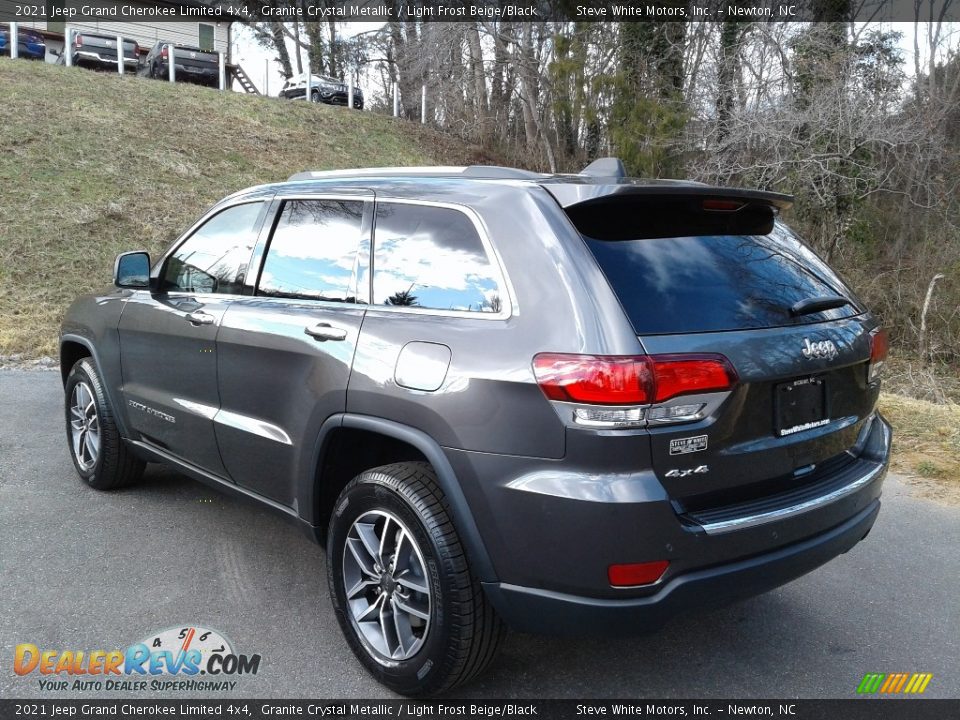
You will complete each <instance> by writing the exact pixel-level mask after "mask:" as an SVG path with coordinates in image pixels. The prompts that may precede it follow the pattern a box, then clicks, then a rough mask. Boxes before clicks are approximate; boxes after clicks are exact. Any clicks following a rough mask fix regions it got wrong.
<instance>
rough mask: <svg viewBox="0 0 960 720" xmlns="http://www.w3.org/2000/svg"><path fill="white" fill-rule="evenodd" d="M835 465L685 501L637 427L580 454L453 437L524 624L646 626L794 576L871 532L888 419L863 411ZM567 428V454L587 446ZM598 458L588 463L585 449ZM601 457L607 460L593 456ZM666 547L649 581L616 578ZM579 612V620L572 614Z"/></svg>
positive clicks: (458, 469)
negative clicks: (715, 503) (658, 573)
mask: <svg viewBox="0 0 960 720" xmlns="http://www.w3.org/2000/svg"><path fill="white" fill-rule="evenodd" d="M855 437H856V438H857V442H856V444H855V445H854V446H853V447H852V448H850V450H849V452H848V453H847V455H848V457H847V461H846V462H845V463H842V464H840V465H837V467H838V468H839V469H838V470H837V471H836V472H832V473H830V474H827V475H823V476H822V477H821V478H820V479H818V480H816V481H815V482H811V483H810V484H806V485H798V486H797V487H796V488H794V489H792V490H790V491H787V492H781V493H779V494H777V495H770V496H766V497H764V498H760V499H758V500H755V501H752V502H745V503H742V504H740V505H730V506H725V507H723V508H719V509H717V510H714V511H702V512H700V513H698V514H694V513H689V512H686V511H685V510H684V508H683V507H682V506H680V505H679V504H678V503H676V502H674V501H673V500H672V499H671V498H670V497H669V495H668V494H667V492H666V491H665V489H664V488H663V486H662V485H661V484H660V482H659V480H658V479H657V476H656V475H655V474H654V473H653V472H652V471H649V470H637V469H636V467H637V466H638V465H639V466H640V467H643V459H642V458H641V459H637V457H636V453H635V452H634V453H633V454H631V450H634V449H635V448H636V444H633V445H631V444H630V443H629V438H628V437H623V438H620V437H613V436H606V437H604V438H602V441H603V442H602V443H598V444H596V447H602V449H603V454H602V456H600V457H597V456H592V457H589V458H586V459H584V460H583V461H581V462H582V464H581V463H573V462H572V461H568V460H563V461H545V460H543V459H537V458H518V457H516V456H513V457H505V456H499V455H494V454H482V453H467V452H463V451H450V450H449V449H448V451H447V456H448V458H449V459H450V461H451V465H452V466H453V468H454V471H455V473H456V475H457V477H458V479H459V480H460V481H461V482H460V484H461V487H463V489H464V492H465V495H466V496H467V500H468V502H469V503H470V505H471V510H472V512H473V515H474V517H475V518H476V520H477V526H478V529H479V530H480V533H481V535H482V538H483V542H484V545H485V547H486V548H487V551H488V553H489V555H490V560H491V564H492V566H493V572H494V574H493V575H492V576H490V577H481V581H483V582H484V587H485V589H486V591H487V593H488V594H489V596H490V598H491V600H492V602H493V603H494V604H495V606H496V607H497V610H498V611H499V612H500V614H501V615H502V616H503V617H504V618H505V619H506V620H507V621H508V622H509V623H511V624H512V625H514V626H515V627H517V628H519V629H525V630H531V631H540V632H565V631H569V630H570V628H573V627H575V628H577V630H578V631H584V632H594V631H603V630H612V631H615V632H625V631H627V630H628V629H632V630H634V631H637V632H642V631H643V630H644V629H646V628H650V627H653V626H655V625H656V624H657V623H658V622H661V621H662V620H664V619H665V618H667V617H670V616H672V615H674V614H676V613H678V612H682V611H685V610H687V609H689V608H693V607H705V608H706V607H716V606H718V605H722V604H724V603H727V602H731V601H734V600H737V599H740V598H744V597H749V596H751V595H756V594H758V593H762V592H764V591H766V590H769V589H771V588H774V587H777V586H778V585H781V584H783V583H785V582H788V581H790V580H792V579H794V578H797V577H799V576H801V575H803V574H805V573H807V572H810V571H811V570H813V569H814V568H816V567H818V566H820V565H822V564H823V563H825V562H827V561H829V560H830V559H831V558H833V557H835V556H837V555H839V554H841V553H843V552H846V551H847V550H849V549H850V548H852V547H853V546H854V545H855V544H856V543H857V542H858V541H859V540H860V539H862V538H863V537H864V536H865V535H866V534H867V532H868V531H869V530H870V528H871V526H872V525H873V522H874V520H875V519H876V516H877V512H878V511H879V507H880V503H879V498H880V494H881V489H882V484H883V479H884V477H885V476H886V471H887V464H888V461H889V455H890V439H891V432H890V426H889V425H888V424H887V423H886V421H885V420H884V419H883V418H882V417H881V416H880V415H879V414H875V415H871V416H870V417H868V418H865V419H863V420H861V421H860V422H859V423H858V433H857V434H856V435H855ZM575 442H577V440H576V439H575V438H573V439H571V440H570V441H568V456H575V457H585V456H586V455H587V454H586V453H584V452H583V451H582V450H583V449H582V448H579V447H576V446H575V444H574V443H575ZM588 462H589V466H587V465H586V463H588ZM598 465H599V466H602V467H604V468H605V472H603V473H598V472H596V471H592V472H591V471H590V470H589V469H588V467H597V466H598ZM661 560H667V561H669V563H670V565H669V567H668V569H667V571H666V573H665V574H664V576H663V578H662V579H661V580H660V581H658V582H657V583H655V584H653V585H645V586H638V587H633V588H614V587H611V585H610V583H609V580H608V578H607V568H608V567H609V566H610V565H613V564H618V563H640V562H651V561H661ZM574 621H575V622H574Z"/></svg>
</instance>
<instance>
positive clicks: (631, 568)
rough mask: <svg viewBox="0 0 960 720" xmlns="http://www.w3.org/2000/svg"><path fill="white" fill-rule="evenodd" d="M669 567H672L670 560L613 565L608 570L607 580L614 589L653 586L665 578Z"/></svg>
mask: <svg viewBox="0 0 960 720" xmlns="http://www.w3.org/2000/svg"><path fill="white" fill-rule="evenodd" d="M668 567H670V562H669V561H668V560H654V561H653V562H645V563H627V564H624V565H611V566H610V567H609V568H607V579H608V580H610V584H611V585H612V586H613V587H636V586H637V585H651V584H653V583H655V582H657V580H659V579H660V578H662V577H663V574H664V573H665V572H666V571H667V568H668Z"/></svg>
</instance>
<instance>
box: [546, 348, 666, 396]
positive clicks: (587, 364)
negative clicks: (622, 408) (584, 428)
mask: <svg viewBox="0 0 960 720" xmlns="http://www.w3.org/2000/svg"><path fill="white" fill-rule="evenodd" d="M533 373H534V375H535V376H536V378H537V383H538V384H539V385H540V387H541V389H542V390H543V392H544V394H546V396H547V397H548V398H550V399H551V400H562V401H565V402H576V403H586V404H588V405H646V404H647V403H649V402H650V401H651V400H652V398H653V393H654V390H653V373H652V372H651V369H650V363H649V360H648V358H646V357H624V356H619V355H617V356H614V355H566V354H558V353H541V354H539V355H537V356H536V357H534V358H533Z"/></svg>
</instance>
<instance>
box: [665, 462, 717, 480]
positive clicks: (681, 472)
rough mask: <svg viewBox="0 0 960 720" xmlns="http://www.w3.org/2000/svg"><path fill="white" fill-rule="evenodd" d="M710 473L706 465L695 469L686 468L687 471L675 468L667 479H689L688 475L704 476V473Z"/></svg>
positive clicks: (669, 471)
mask: <svg viewBox="0 0 960 720" xmlns="http://www.w3.org/2000/svg"><path fill="white" fill-rule="evenodd" d="M708 472H710V468H709V467H707V466H706V465H698V466H697V467H695V468H686V469H685V470H679V469H677V468H674V469H673V470H668V471H667V477H669V478H675V477H687V476H688V475H693V474H697V475H702V474H703V473H708Z"/></svg>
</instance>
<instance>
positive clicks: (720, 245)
mask: <svg viewBox="0 0 960 720" xmlns="http://www.w3.org/2000/svg"><path fill="white" fill-rule="evenodd" d="M585 239H586V243H587V246H588V247H589V248H590V250H591V251H592V252H593V255H594V257H596V259H597V262H598V263H599V264H600V267H601V268H602V270H603V272H604V273H605V274H606V276H607V279H608V280H609V282H610V285H611V286H612V287H613V290H614V292H615V293H616V294H617V296H618V297H619V298H620V302H621V304H622V305H623V307H624V310H626V312H627V315H628V316H629V318H630V321H631V322H632V324H633V327H634V330H635V331H636V332H637V334H638V335H655V334H666V333H687V332H711V331H720V330H740V329H750V328H768V327H781V326H786V325H795V324H804V323H814V322H822V321H824V320H833V319H838V318H843V317H850V316H852V315H856V314H858V313H859V312H860V310H859V309H858V307H857V306H856V303H857V300H856V298H854V297H853V296H852V294H851V293H850V291H849V289H847V288H846V286H845V285H844V284H843V283H842V282H841V281H840V279H839V278H838V277H837V276H836V275H835V274H834V273H833V271H832V270H830V268H829V267H827V265H826V264H825V263H824V262H823V261H822V260H820V259H819V258H818V257H817V256H816V255H815V254H814V253H813V252H812V251H811V250H810V249H809V248H807V247H806V246H805V245H804V244H803V243H802V242H801V241H800V240H799V238H797V236H796V235H794V234H793V233H792V232H791V231H790V230H789V229H788V228H787V227H786V226H785V225H783V224H782V223H780V222H777V223H776V224H775V225H774V227H773V229H772V231H771V232H770V234H769V235H704V236H691V237H658V238H647V239H641V240H597V239H593V238H590V237H586V238H585ZM826 295H842V296H844V297H847V298H849V299H850V300H851V301H852V302H853V303H854V304H852V305H846V306H844V307H840V308H836V309H831V310H824V311H821V312H817V313H811V314H808V315H800V316H793V315H791V313H790V308H791V306H792V305H794V304H795V303H796V302H798V301H800V300H806V299H809V298H814V297H822V296H826Z"/></svg>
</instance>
